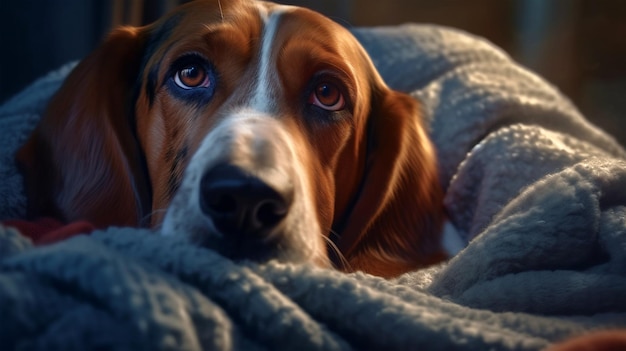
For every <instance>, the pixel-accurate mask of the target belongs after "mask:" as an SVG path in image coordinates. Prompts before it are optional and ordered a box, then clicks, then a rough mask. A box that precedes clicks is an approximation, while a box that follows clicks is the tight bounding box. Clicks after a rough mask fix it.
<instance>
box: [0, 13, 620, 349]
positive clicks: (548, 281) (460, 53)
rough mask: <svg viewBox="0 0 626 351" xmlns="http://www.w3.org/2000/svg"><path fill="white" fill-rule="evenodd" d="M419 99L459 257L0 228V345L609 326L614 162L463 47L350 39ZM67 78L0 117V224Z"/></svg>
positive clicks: (490, 51)
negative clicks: (46, 239)
mask: <svg viewBox="0 0 626 351" xmlns="http://www.w3.org/2000/svg"><path fill="white" fill-rule="evenodd" d="M354 33H355V35H357V37H358V38H359V40H361V42H362V43H363V44H364V46H365V47H366V48H367V50H368V51H369V52H370V53H371V55H372V57H373V59H374V61H375V63H376V65H377V66H378V68H379V70H380V72H381V73H382V75H383V77H384V78H385V79H386V81H387V82H388V83H389V84H390V85H391V86H392V87H394V88H396V89H400V90H404V91H407V92H411V93H412V94H413V96H415V98H417V99H419V100H421V102H422V103H423V106H424V112H425V113H426V115H427V116H428V118H429V121H430V127H431V135H432V138H433V140H434V141H435V144H436V147H437V150H438V156H439V162H440V168H441V180H442V182H443V184H444V187H445V189H446V199H445V203H446V208H447V210H448V212H449V216H450V220H451V222H452V223H453V224H454V226H455V227H456V229H457V230H458V233H459V234H460V236H461V237H462V238H463V239H464V241H465V243H468V245H467V247H466V248H465V249H464V250H462V251H461V252H460V253H459V254H458V255H456V256H455V257H454V258H453V259H451V260H450V261H449V262H448V263H446V264H443V265H441V266H437V267H433V268H430V269H426V270H422V271H417V272H411V273H408V274H406V275H404V276H402V277H400V278H398V279H396V280H393V281H385V280H383V279H379V278H375V277H372V276H368V275H364V274H360V273H357V274H342V273H338V272H334V271H329V270H322V269H318V268H314V267H309V266H296V265H283V264H278V263H274V262H272V263H269V264H266V265H255V264H235V263H233V262H231V261H229V260H227V259H225V258H223V257H221V256H219V255H217V254H216V253H214V252H212V251H210V250H207V249H203V248H198V247H194V246H192V245H188V244H186V243H184V242H182V241H180V240H178V239H176V238H164V237H160V236H158V235H156V234H157V233H154V232H151V231H147V230H137V229H131V228H111V229H109V230H107V231H102V232H97V233H94V234H92V235H90V236H78V237H74V238H71V239H69V240H67V241H64V242H61V243H58V244H54V245H50V246H45V247H36V248H35V247H33V246H32V244H31V243H30V241H29V240H28V239H26V238H25V237H23V236H21V235H20V234H19V233H18V232H17V231H15V230H13V229H11V228H6V227H1V226H0V316H1V317H0V349H6V350H12V349H28V350H40V349H41V350H52V349H59V350H87V349H96V348H97V349H103V350H104V349H106V350H140V349H142V350H201V349H204V350H231V349H234V350H240V349H246V350H247V349H270V350H280V349H284V350H349V349H389V350H391V349H397V350H410V349H420V350H539V349H542V348H544V347H546V346H548V345H549V344H551V343H552V342H555V341H558V340H561V339H563V338H566V337H568V336H571V335H577V334H580V333H582V332H584V331H587V330H592V329H599V328H611V327H619V326H621V327H626V161H625V160H626V153H625V152H624V150H623V149H622V148H621V147H620V146H619V145H618V144H617V143H615V141H614V140H613V139H612V138H611V137H609V136H608V135H607V134H605V133H603V132H602V131H600V130H598V129H597V128H595V127H594V126H592V125H591V124H589V123H588V122H587V121H586V120H585V119H584V118H583V117H582V116H581V115H580V113H579V112H578V111H577V110H576V108H575V107H573V106H572V104H571V103H570V102H569V101H568V100H567V99H566V98H564V97H563V96H562V95H561V94H560V93H559V92H558V91H557V90H555V89H554V88H553V87H552V86H550V85H549V84H547V83H546V82H545V81H543V80H542V79H541V78H539V77H537V76H535V75H533V74H532V73H530V72H528V71H526V70H524V69H523V68H520V67H519V66H517V65H516V64H514V63H513V62H512V61H511V60H510V59H509V58H508V57H507V56H506V55H505V54H504V53H503V52H502V51H500V50H498V49H497V48H494V47H493V46H492V45H490V44H489V43H487V42H485V41H484V40H481V39H479V38H475V37H472V36H470V35H467V34H465V33H460V32H458V31H454V30H450V29H446V28H439V27H434V26H428V25H407V26H398V27H387V28H373V29H357V30H355V31H354ZM71 68H72V66H71V65H70V66H67V67H64V68H62V69H61V70H59V71H57V72H55V73H52V74H51V75H48V76H46V77H44V78H42V79H41V80H39V81H37V82H35V83H34V84H33V85H32V86H31V87H30V88H28V89H26V90H25V91H24V92H22V93H20V94H19V95H17V96H16V97H14V98H13V99H11V100H10V101H8V102H7V103H6V104H4V105H3V106H1V107H0V135H1V136H0V179H2V180H3V181H2V182H0V219H7V218H13V217H21V216H23V214H24V208H25V201H24V196H23V194H22V188H21V187H22V185H21V178H20V176H19V174H18V173H17V172H16V170H15V167H14V164H13V161H12V157H13V153H14V152H15V150H16V149H17V147H18V145H19V144H20V143H22V142H23V141H24V140H25V138H26V136H27V134H28V132H29V131H30V130H31V129H32V128H33V127H34V124H35V123H36V121H37V119H38V118H39V116H40V114H41V111H42V109H43V108H44V106H45V104H46V101H47V100H48V99H49V97H50V96H51V94H52V93H53V92H54V91H55V90H56V89H57V88H58V86H59V84H60V82H61V81H62V79H63V78H64V77H65V76H66V74H67V73H68V71H69V70H71Z"/></svg>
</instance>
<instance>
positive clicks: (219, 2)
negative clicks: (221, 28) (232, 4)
mask: <svg viewBox="0 0 626 351" xmlns="http://www.w3.org/2000/svg"><path fill="white" fill-rule="evenodd" d="M217 5H218V6H219V7H220V16H221V17H222V22H224V11H223V10H222V1H221V0H217Z"/></svg>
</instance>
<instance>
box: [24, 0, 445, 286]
mask: <svg viewBox="0 0 626 351" xmlns="http://www.w3.org/2000/svg"><path fill="white" fill-rule="evenodd" d="M419 112H420V110H419V106H418V103H417V102H416V101H415V100H414V99H412V98H411V97H410V96H408V95H406V94H404V93H401V92H397V91H393V90H391V89H390V88H389V87H387V86H386V84H385V83H384V82H383V80H382V78H381V77H380V75H379V74H378V72H377V71H376V69H375V68H374V65H373V63H372V61H371V59H370V58H369V57H368V55H367V53H366V52H365V50H364V49H363V48H362V47H361V45H360V44H359V43H358V41H357V40H356V39H355V38H354V37H353V36H352V35H351V33H350V32H349V31H348V30H347V29H345V28H344V27H342V26H340V25H339V24H337V23H335V22H333V21H332V20H330V19H328V18H327V17H324V16H323V15H321V14H318V13H316V12H314V11H311V10H308V9H305V8H300V7H293V6H286V5H278V4H274V3H269V2H262V1H245V0H229V1H222V2H221V3H220V2H219V1H218V0H210V1H209V0H196V1H192V2H189V3H187V4H184V5H181V6H180V7H178V8H176V9H175V10H174V11H173V12H171V13H170V14H168V15H166V16H165V17H163V18H161V19H160V20H158V21H157V22H155V23H153V24H150V25H147V26H144V27H122V28H119V29H117V30H115V31H113V32H112V33H111V34H110V36H109V37H108V38H107V39H106V40H105V42H104V43H103V44H102V45H101V46H100V47H98V48H97V49H96V50H95V51H94V52H93V53H91V54H90V55H89V56H88V57H87V58H85V59H84V60H83V61H82V62H80V64H79V65H78V66H77V67H76V68H75V69H74V70H73V72H72V73H71V74H70V75H69V76H68V78H67V79H66V81H65V82H64V84H63V86H62V87H61V88H60V90H59V91H58V92H57V93H56V95H55V96H54V97H53V98H52V100H51V101H50V103H49V106H48V107H47V110H46V112H45V114H44V116H43V117H42V120H41V121H40V123H39V124H38V126H37V127H36V129H35V130H34V132H33V133H32V135H31V136H30V137H29V139H28V140H27V142H26V143H25V145H24V146H23V147H22V148H21V149H20V150H19V152H18V154H17V162H18V164H19V166H20V169H21V170H22V172H23V174H24V179H25V188H26V193H27V198H28V216H29V217H31V218H36V217H41V216H52V217H55V218H58V219H61V220H63V221H66V222H72V221H76V220H87V221H89V222H91V223H93V225H94V226H96V227H108V226H141V227H153V228H157V229H160V232H161V233H162V234H163V235H184V236H186V237H187V238H188V239H189V240H190V241H191V242H193V243H195V244H198V245H202V246H206V247H210V248H212V249H214V250H216V251H218V252H220V253H221V254H223V255H225V256H228V257H230V258H232V259H234V260H240V259H250V260H255V261H260V262H263V261H267V260H270V259H276V260H279V261H283V262H308V263H313V264H316V265H318V266H322V267H336V268H338V269H340V270H343V271H346V272H350V271H357V270H361V271H365V272H368V273H371V274H375V275H379V276H383V277H393V276H397V275H399V274H401V273H403V272H407V271H410V270H413V269H416V268H420V267H425V266H428V265H431V264H434V263H437V262H440V261H442V260H444V259H445V258H446V253H445V251H444V250H443V249H442V244H441V231H442V225H443V224H442V223H443V221H444V210H443V200H442V199H443V191H442V189H441V185H440V184H439V182H438V174H437V164H436V155H435V149H434V147H433V144H432V143H431V141H430V140H429V138H428V135H427V132H426V130H425V126H424V121H423V120H422V117H421V116H420V113H419Z"/></svg>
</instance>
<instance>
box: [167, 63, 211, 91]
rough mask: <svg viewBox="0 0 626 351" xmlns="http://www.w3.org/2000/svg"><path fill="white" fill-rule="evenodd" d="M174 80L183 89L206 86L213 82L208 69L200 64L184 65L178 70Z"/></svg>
mask: <svg viewBox="0 0 626 351" xmlns="http://www.w3.org/2000/svg"><path fill="white" fill-rule="evenodd" d="M174 82H175V83H176V85H178V86H179V87H181V88H183V89H193V88H206V87H208V86H209V85H210V83H211V82H210V80H209V75H208V73H207V71H206V70H205V69H204V68H203V67H202V66H200V65H189V66H185V67H183V68H182V69H180V70H179V71H178V72H176V75H175V76H174Z"/></svg>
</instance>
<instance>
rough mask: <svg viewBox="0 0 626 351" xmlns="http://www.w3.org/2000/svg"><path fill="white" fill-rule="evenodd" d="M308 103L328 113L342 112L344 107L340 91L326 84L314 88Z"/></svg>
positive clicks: (334, 86) (332, 85)
mask: <svg viewBox="0 0 626 351" xmlns="http://www.w3.org/2000/svg"><path fill="white" fill-rule="evenodd" d="M308 102H309V103H310V104H312V105H315V106H318V107H320V108H323V109H324V110H328V111H339V110H343V109H344V107H345V106H346V101H345V99H344V97H343V94H342V93H341V90H339V88H338V87H337V86H336V85H334V84H332V83H326V82H324V83H320V84H318V85H316V86H315V89H314V90H313V92H311V96H310V97H309V101H308Z"/></svg>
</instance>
